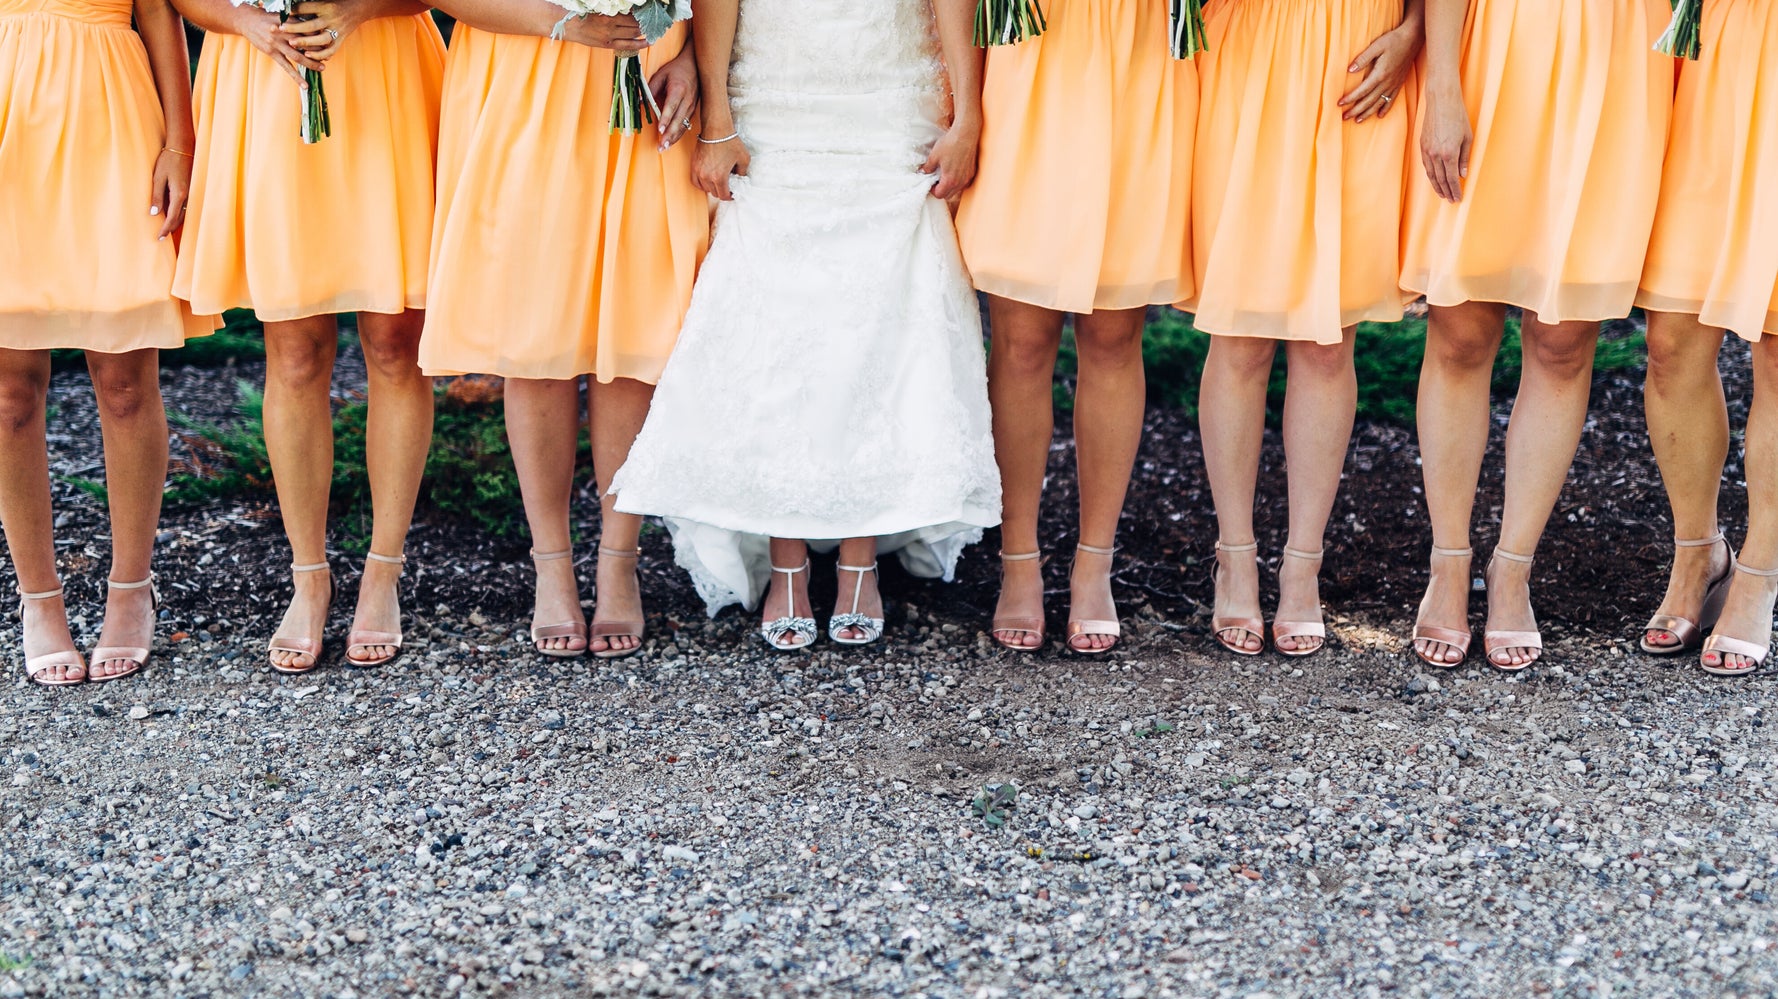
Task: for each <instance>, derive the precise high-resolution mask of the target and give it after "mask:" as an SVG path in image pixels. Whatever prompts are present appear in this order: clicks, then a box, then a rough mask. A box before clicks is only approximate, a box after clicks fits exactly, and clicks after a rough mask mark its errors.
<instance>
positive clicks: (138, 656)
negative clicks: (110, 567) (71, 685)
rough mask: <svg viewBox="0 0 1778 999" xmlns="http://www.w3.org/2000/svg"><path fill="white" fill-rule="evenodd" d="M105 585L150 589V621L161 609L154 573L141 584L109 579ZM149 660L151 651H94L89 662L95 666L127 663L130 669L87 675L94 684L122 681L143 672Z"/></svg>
mask: <svg viewBox="0 0 1778 999" xmlns="http://www.w3.org/2000/svg"><path fill="white" fill-rule="evenodd" d="M105 585H106V586H108V587H110V588H111V589H114V590H140V589H142V588H143V587H144V586H146V587H148V607H149V616H150V620H152V619H153V615H154V614H155V613H156V612H158V611H159V610H160V609H161V594H160V590H159V588H157V587H156V586H155V585H154V573H152V572H151V573H149V574H148V578H147V579H144V580H142V581H141V582H139V583H120V582H117V581H116V580H114V579H107V580H106V581H105ZM148 658H149V650H147V649H139V648H123V647H117V646H107V647H105V648H99V649H94V650H93V654H92V655H91V656H90V657H89V661H90V662H91V663H92V664H93V665H94V666H97V665H99V664H100V663H115V662H127V663H129V664H130V668H129V669H127V670H124V671H123V672H122V673H112V674H111V675H109V676H98V675H97V674H94V673H93V672H92V670H88V671H87V673H88V676H89V677H90V678H91V679H92V681H93V682H94V683H106V682H109V681H111V680H121V679H123V678H124V677H126V676H135V675H136V674H137V673H140V672H142V670H143V669H144V668H145V667H147V665H148Z"/></svg>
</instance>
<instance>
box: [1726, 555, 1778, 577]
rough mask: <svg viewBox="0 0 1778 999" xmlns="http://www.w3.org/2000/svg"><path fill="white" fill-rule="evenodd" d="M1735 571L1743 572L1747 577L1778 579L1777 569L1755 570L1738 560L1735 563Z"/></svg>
mask: <svg viewBox="0 0 1778 999" xmlns="http://www.w3.org/2000/svg"><path fill="white" fill-rule="evenodd" d="M1735 569H1736V571H1738V572H1744V573H1746V574H1747V575H1749V576H1759V577H1761V578H1764V579H1774V578H1778V569H1755V568H1753V567H1752V566H1750V565H1747V564H1746V563H1744V562H1741V561H1740V560H1739V559H1737V560H1736V561H1735Z"/></svg>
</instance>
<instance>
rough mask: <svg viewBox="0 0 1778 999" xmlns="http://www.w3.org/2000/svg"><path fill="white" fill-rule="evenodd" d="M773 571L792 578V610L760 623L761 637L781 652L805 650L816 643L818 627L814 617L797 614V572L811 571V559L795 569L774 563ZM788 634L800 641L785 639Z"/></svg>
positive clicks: (790, 594) (805, 560)
mask: <svg viewBox="0 0 1778 999" xmlns="http://www.w3.org/2000/svg"><path fill="white" fill-rule="evenodd" d="M772 571H773V572H775V573H782V574H784V575H785V576H787V577H789V578H790V593H789V596H790V608H789V610H790V612H789V613H788V614H785V615H784V616H783V617H780V618H774V619H772V620H770V621H767V622H766V623H765V624H763V625H760V628H759V637H761V638H763V639H765V640H766V644H767V645H770V646H771V647H772V648H774V649H777V650H778V651H779V652H803V651H805V650H807V649H808V648H809V646H811V645H814V644H815V635H816V627H815V619H814V618H812V617H797V616H796V574H797V573H799V572H807V571H809V560H808V559H804V560H803V564H802V565H799V566H797V567H796V568H794V569H780V568H778V567H777V566H775V565H774V566H772ZM786 634H789V635H791V636H793V637H795V638H796V639H798V641H794V642H786V641H785V640H784V636H785V635H786Z"/></svg>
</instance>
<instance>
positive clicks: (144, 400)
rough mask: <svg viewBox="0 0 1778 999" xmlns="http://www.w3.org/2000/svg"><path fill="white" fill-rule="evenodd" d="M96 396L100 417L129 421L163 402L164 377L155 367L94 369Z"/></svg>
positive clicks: (97, 367) (94, 392) (106, 367)
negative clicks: (161, 395)
mask: <svg viewBox="0 0 1778 999" xmlns="http://www.w3.org/2000/svg"><path fill="white" fill-rule="evenodd" d="M91 370H92V376H93V396H94V398H96V399H97V400H98V402H99V413H100V415H101V416H102V417H103V418H105V419H109V420H129V419H133V418H135V417H136V416H138V415H140V414H141V413H142V412H144V411H145V410H147V409H149V408H151V407H152V406H154V405H155V404H156V403H158V402H159V398H160V383H159V381H158V380H157V379H158V378H159V376H160V374H159V370H158V368H156V367H154V366H141V365H133V366H130V367H128V368H124V367H121V366H113V365H106V366H102V367H101V366H94V367H93V368H92V369H91Z"/></svg>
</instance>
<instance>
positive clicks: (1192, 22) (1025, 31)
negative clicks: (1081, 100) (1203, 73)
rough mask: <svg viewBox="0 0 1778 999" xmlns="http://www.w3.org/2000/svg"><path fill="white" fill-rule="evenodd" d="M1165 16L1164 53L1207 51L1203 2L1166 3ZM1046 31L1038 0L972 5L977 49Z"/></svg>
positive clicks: (981, 0)
mask: <svg viewBox="0 0 1778 999" xmlns="http://www.w3.org/2000/svg"><path fill="white" fill-rule="evenodd" d="M1152 2H1154V3H1159V2H1160V0H1152ZM1167 15H1168V20H1167V50H1168V51H1169V52H1171V53H1172V54H1173V58H1175V59H1190V58H1191V57H1193V56H1195V55H1197V54H1198V53H1199V52H1204V51H1207V50H1208V49H1209V48H1210V44H1209V42H1208V41H1207V40H1206V38H1205V36H1204V0H1167ZM1048 28H1049V22H1048V20H1047V19H1045V18H1044V16H1043V7H1042V6H1040V5H1039V3H1038V0H977V2H976V8H975V44H976V45H977V46H979V47H981V48H988V47H989V46H993V45H1017V44H1019V43H1020V42H1022V41H1025V40H1026V39H1029V38H1036V37H1037V36H1038V35H1041V34H1043V33H1044V31H1045V30H1046V29H1048Z"/></svg>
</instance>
